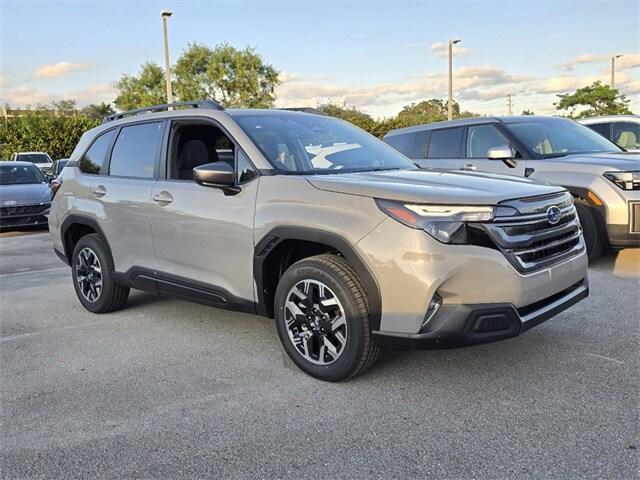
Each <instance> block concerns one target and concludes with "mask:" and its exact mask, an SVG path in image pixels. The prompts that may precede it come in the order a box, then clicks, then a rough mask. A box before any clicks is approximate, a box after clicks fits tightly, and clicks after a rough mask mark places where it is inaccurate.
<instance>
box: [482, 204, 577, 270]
mask: <svg viewBox="0 0 640 480" xmlns="http://www.w3.org/2000/svg"><path fill="white" fill-rule="evenodd" d="M499 207H511V208H509V209H500V208H498V212H501V211H502V212H509V214H508V215H502V216H500V215H499V214H498V216H496V218H495V219H494V221H493V222H492V223H486V224H483V228H484V230H485V232H486V233H487V235H489V237H490V238H491V240H492V241H493V242H494V243H495V244H496V246H497V247H498V249H499V250H500V251H501V252H502V253H503V254H504V255H505V257H506V258H507V259H508V260H509V262H511V264H512V265H513V266H514V267H515V268H516V269H517V270H518V271H519V272H521V273H530V272H533V271H535V270H539V269H541V268H545V267H548V266H550V265H553V264H554V263H557V262H560V261H563V260H565V259H567V258H569V257H571V256H573V255H577V254H578V253H580V252H581V251H583V250H584V241H583V239H582V229H581V228H580V221H579V220H578V216H577V214H576V209H575V207H574V206H573V201H572V198H571V195H570V194H569V193H562V194H557V195H552V196H544V197H532V198H525V199H520V200H512V201H507V202H503V203H501V204H500V206H499ZM552 207H557V210H555V208H553V209H552ZM513 209H516V210H517V211H518V212H519V214H517V215H513V212H514V210H513ZM550 209H552V210H550ZM554 210H555V212H556V213H559V217H558V218H555V219H554V218H552V220H557V221H556V222H555V223H553V224H552V223H551V221H550V220H549V215H550V213H549V212H550V211H551V212H553V211H554Z"/></svg>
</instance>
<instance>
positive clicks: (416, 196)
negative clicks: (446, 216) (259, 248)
mask: <svg viewBox="0 0 640 480" xmlns="http://www.w3.org/2000/svg"><path fill="white" fill-rule="evenodd" d="M307 179H308V181H309V183H311V185H313V186H314V187H316V188H318V189H320V190H326V191H331V192H338V193H346V194H350V195H360V196H365V197H375V198H383V199H389V200H399V201H404V202H419V203H441V204H442V203H443V204H461V203H465V204H470V205H496V204H498V203H499V202H501V201H503V200H509V199H513V198H524V197H533V196H537V195H546V194H549V193H555V192H561V191H563V190H564V189H563V188H562V187H558V186H552V185H548V184H546V183H540V182H539V181H535V180H530V179H526V178H518V177H512V176H508V175H497V174H489V173H480V172H462V171H455V170H438V169H420V170H387V171H381V172H358V173H344V174H330V175H313V176H309V177H307Z"/></svg>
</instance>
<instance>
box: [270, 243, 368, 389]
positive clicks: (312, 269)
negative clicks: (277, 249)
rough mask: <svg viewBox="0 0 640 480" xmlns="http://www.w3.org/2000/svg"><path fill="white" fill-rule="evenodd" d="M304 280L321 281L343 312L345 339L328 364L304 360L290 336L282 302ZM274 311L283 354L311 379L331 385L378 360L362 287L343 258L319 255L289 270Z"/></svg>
mask: <svg viewBox="0 0 640 480" xmlns="http://www.w3.org/2000/svg"><path fill="white" fill-rule="evenodd" d="M304 280H312V281H316V282H321V283H322V284H324V285H325V286H327V287H329V289H330V291H331V293H333V294H335V296H336V297H337V299H338V301H339V302H340V304H341V306H342V308H343V310H344V317H345V319H346V329H347V330H346V332H347V335H346V340H345V343H344V346H343V349H342V353H341V355H340V356H339V357H338V358H337V359H335V360H334V361H333V362H332V363H330V364H328V365H318V364H314V363H312V362H310V361H309V360H307V359H306V358H305V357H304V356H303V355H302V354H301V353H300V352H299V351H298V349H297V348H296V347H295V346H294V344H293V341H292V340H291V338H290V337H289V330H288V328H287V324H286V314H285V303H286V301H287V298H288V295H289V294H290V291H291V289H292V288H294V287H295V286H296V285H299V284H300V283H301V282H302V281H304ZM274 311H275V318H276V327H277V330H278V336H279V337H280V341H281V342H282V345H283V346H284V349H285V351H286V352H287V354H288V355H289V357H291V359H292V360H293V362H294V363H295V364H296V365H297V366H298V367H300V369H302V370H303V371H305V372H306V373H308V374H309V375H311V376H313V377H316V378H319V379H321V380H326V381H331V382H338V381H341V380H345V379H348V378H353V377H355V376H356V375H359V374H361V373H363V372H364V371H366V370H367V369H368V368H369V367H371V366H372V365H373V364H374V362H375V360H376V358H377V357H378V354H379V351H380V349H379V347H378V345H377V344H376V343H375V341H374V340H373V338H372V335H371V323H370V320H369V309H368V306H367V297H366V294H365V291H364V288H363V287H362V284H361V282H360V279H359V278H358V275H357V274H356V272H355V271H354V270H353V269H352V268H351V266H350V265H349V264H348V263H347V262H346V261H345V260H344V259H343V258H342V257H339V256H337V255H329V254H325V255H318V256H315V257H310V258H307V259H304V260H301V261H299V262H297V263H295V264H293V265H292V266H291V267H289V268H288V269H287V271H286V272H285V273H284V274H283V276H282V278H281V279H280V282H279V283H278V288H277V290H276V295H275V304H274ZM318 335H320V334H319V333H318Z"/></svg>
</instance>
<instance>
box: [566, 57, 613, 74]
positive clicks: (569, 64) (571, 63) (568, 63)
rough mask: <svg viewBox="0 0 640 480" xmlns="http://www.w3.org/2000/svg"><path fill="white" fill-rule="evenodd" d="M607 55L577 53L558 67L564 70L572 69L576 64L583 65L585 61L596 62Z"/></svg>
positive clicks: (604, 58)
mask: <svg viewBox="0 0 640 480" xmlns="http://www.w3.org/2000/svg"><path fill="white" fill-rule="evenodd" d="M606 59H607V57H606V56H605V55H596V54H593V53H583V54H582V55H578V56H577V57H575V58H572V59H571V60H568V61H566V62H564V63H563V64H561V65H560V68H562V69H563V70H566V71H568V72H570V71H572V70H573V68H574V67H575V66H576V65H583V64H587V63H596V62H602V61H604V60H606Z"/></svg>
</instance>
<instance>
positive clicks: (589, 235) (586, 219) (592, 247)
mask: <svg viewBox="0 0 640 480" xmlns="http://www.w3.org/2000/svg"><path fill="white" fill-rule="evenodd" d="M575 206H576V212H577V213H578V219H579V220H580V225H581V226H582V235H583V236H584V243H585V244H586V246H587V255H588V256H589V261H590V262H592V261H594V260H595V259H596V258H598V257H599V256H600V255H602V252H603V251H604V242H603V240H602V235H601V234H600V232H599V231H598V224H597V223H596V219H595V218H594V216H593V213H592V212H591V211H590V209H589V208H587V207H585V206H584V205H581V204H579V203H576V205H575Z"/></svg>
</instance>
